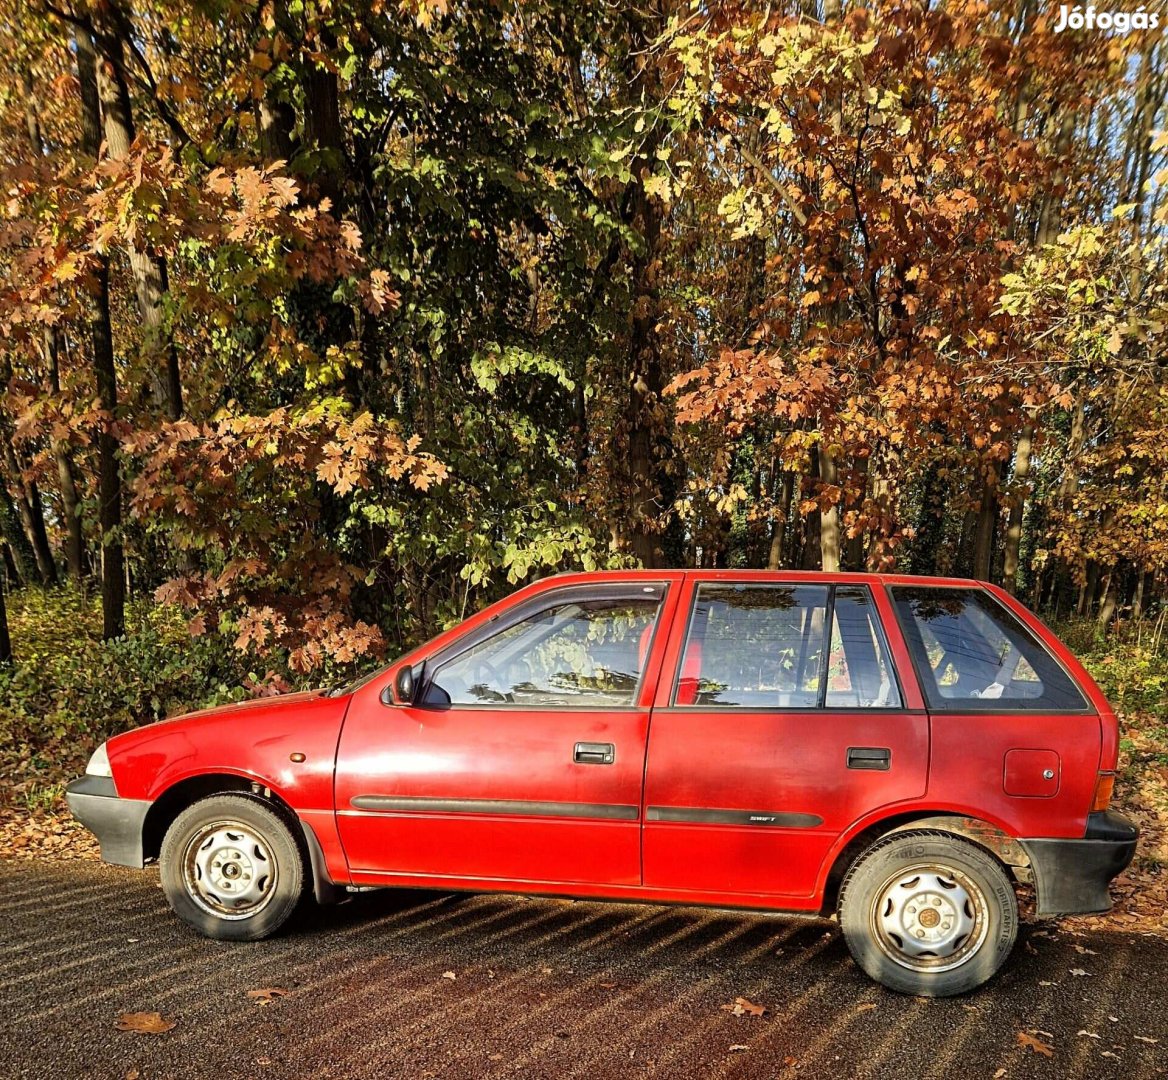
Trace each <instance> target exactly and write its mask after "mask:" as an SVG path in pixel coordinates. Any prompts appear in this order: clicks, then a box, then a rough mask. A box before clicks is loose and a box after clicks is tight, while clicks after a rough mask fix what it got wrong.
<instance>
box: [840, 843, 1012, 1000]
mask: <svg viewBox="0 0 1168 1080" xmlns="http://www.w3.org/2000/svg"><path fill="white" fill-rule="evenodd" d="M839 915H840V924H841V926H842V928H843V932H844V940H845V941H846V942H847V944H848V949H849V950H850V951H851V954H852V958H853V959H854V960H855V961H856V963H857V964H858V965H859V966H860V967H861V968H862V969H863V970H864V971H865V972H867V974H868V975H870V976H871V977H872V978H873V979H875V980H876V981H877V982H880V983H883V984H884V985H885V986H887V987H889V988H890V989H892V990H896V991H899V992H900V993H902V994H915V995H917V996H920V997H950V996H952V995H954V994H963V993H966V992H967V991H969V990H973V989H974V988H975V987H978V986H981V985H982V983H984V982H986V981H987V980H988V979H990V978H992V977H993V975H994V974H995V973H996V972H997V970H998V969H999V968H1000V967H1001V966H1002V964H1003V963H1004V962H1005V959H1006V957H1007V956H1009V955H1010V951H1011V949H1013V947H1014V942H1015V940H1016V939H1017V936H1018V902H1017V898H1016V897H1015V895H1014V888H1013V886H1012V884H1011V883H1010V879H1009V877H1008V876H1007V874H1006V871H1005V870H1004V868H1003V867H1002V865H1001V864H1000V863H999V862H998V861H997V860H996V859H994V858H993V856H991V855H990V854H988V853H987V852H985V851H983V850H982V849H981V848H979V847H977V846H976V845H974V844H971V843H970V842H969V841H967V840H962V839H959V838H958V837H955V836H950V835H948V834H946V833H935V832H905V833H897V834H895V835H893V836H889V837H886V838H884V839H883V840H879V841H877V842H876V843H875V844H873V845H872V847H870V848H869V849H868V850H867V851H866V852H864V854H863V855H861V856H860V858H859V859H857V860H856V862H855V863H854V864H853V866H852V867H851V869H850V870H849V871H848V874H847V876H846V877H845V878H844V883H843V885H842V887H841V889H840V903H839Z"/></svg>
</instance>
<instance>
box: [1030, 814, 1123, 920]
mask: <svg viewBox="0 0 1168 1080" xmlns="http://www.w3.org/2000/svg"><path fill="white" fill-rule="evenodd" d="M1138 838H1139V830H1138V829H1137V828H1136V827H1135V826H1134V825H1133V824H1132V823H1131V822H1130V821H1128V819H1127V818H1125V817H1124V816H1123V815H1122V814H1117V813H1116V812H1115V811H1113V810H1107V811H1104V812H1101V813H1094V814H1088V815H1087V831H1086V833H1085V834H1084V835H1083V839H1082V840H1021V841H1019V843H1021V845H1022V847H1023V849H1024V850H1025V852H1026V854H1027V855H1028V856H1029V857H1030V868H1031V870H1032V871H1033V873H1034V891H1035V894H1036V904H1037V910H1036V914H1037V915H1040V916H1046V915H1086V914H1091V913H1094V912H1100V911H1108V910H1110V908H1111V894H1110V893H1109V892H1108V890H1107V886H1108V885H1109V884H1110V882H1111V880H1112V878H1114V877H1115V876H1116V875H1117V874H1119V873H1121V872H1122V871H1123V870H1125V869H1126V868H1127V865H1128V863H1130V862H1131V861H1132V856H1134V855H1135V853H1136V840H1137V839H1138Z"/></svg>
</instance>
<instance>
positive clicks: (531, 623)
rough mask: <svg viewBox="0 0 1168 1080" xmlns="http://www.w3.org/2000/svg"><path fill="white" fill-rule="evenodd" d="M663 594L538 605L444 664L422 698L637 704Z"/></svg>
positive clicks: (442, 701)
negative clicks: (636, 696) (636, 699)
mask: <svg viewBox="0 0 1168 1080" xmlns="http://www.w3.org/2000/svg"><path fill="white" fill-rule="evenodd" d="M660 602H661V595H660V590H659V589H653V590H652V595H648V596H644V597H636V598H631V599H596V600H589V599H577V600H570V601H565V602H563V603H560V604H557V605H555V606H554V607H549V608H545V609H543V610H541V611H538V612H536V613H535V614H533V615H531V616H529V617H528V618H526V619H523V620H522V621H520V622H518V623H515V624H514V625H513V626H509V627H506V628H505V629H503V630H500V631H499V633H497V634H495V635H494V636H492V637H490V638H488V639H487V640H486V641H482V642H480V643H479V644H477V645H475V646H473V647H472V648H470V649H468V650H467V651H466V652H464V653H462V654H460V655H459V656H456V657H455V658H454V659H452V660H451V661H450V662H449V663H446V664H443V665H442V667H440V668H439V669H438V670H437V671H436V672H435V674H434V675H433V677H432V678H431V679H430V680H429V682H428V685H427V687H426V692H425V696H424V699H423V704H428V705H498V704H514V705H532V706H543V707H553V708H554V707H557V706H565V705H576V706H585V707H591V708H610V707H614V706H625V705H632V704H634V696H635V694H636V690H637V685H638V683H639V682H640V678H641V670H642V666H643V664H644V660H645V657H646V654H647V653H648V649H649V639H650V637H651V635H652V630H653V624H654V622H655V620H656V618H657V612H658V608H659V606H660Z"/></svg>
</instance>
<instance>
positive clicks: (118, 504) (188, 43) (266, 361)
mask: <svg viewBox="0 0 1168 1080" xmlns="http://www.w3.org/2000/svg"><path fill="white" fill-rule="evenodd" d="M1149 10H1151V9H1149ZM1161 21H1163V19H1161ZM1057 25H1058V9H1057V7H1054V8H1049V7H1044V6H1040V5H1038V4H1036V3H1035V2H1034V0H1009V2H1007V0H985V2H982V0H976V2H975V0H950V2H947V3H944V4H932V3H923V2H920V0H888V2H876V3H873V4H872V5H870V6H867V7H864V6H861V5H859V4H848V5H843V4H841V3H840V2H839V0H805V2H802V3H793V2H790V0H787V2H784V3H769V4H762V3H701V4H689V3H681V2H675V0H647V2H646V3H643V4H638V5H632V4H614V3H609V2H599V0H574V2H572V3H563V2H560V0H532V2H530V3H526V2H525V3H520V4H504V3H497V2H492V0H481V2H466V3H460V2H457V0H364V2H353V0H259V2H252V0H166V2H161V0H0V52H2V54H3V56H4V58H5V60H6V63H5V64H4V65H3V67H2V69H0V195H2V200H0V481H2V482H0V496H2V502H0V533H2V537H3V544H2V557H3V570H4V580H5V587H4V589H3V591H0V600H2V599H6V601H7V611H5V609H4V607H0V657H3V658H4V661H3V666H2V667H0V702H2V707H3V716H2V719H0V724H2V725H3V730H2V736H3V750H2V752H0V761H2V763H0V769H2V771H3V778H4V785H5V786H4V792H5V794H4V799H5V801H6V802H7V805H8V806H9V807H10V808H13V807H20V808H21V811H22V812H24V811H25V810H27V809H29V808H32V809H38V810H40V809H48V808H51V807H52V806H53V805H54V801H55V797H56V793H57V792H58V786H59V784H60V781H61V780H62V778H63V777H64V776H65V775H67V772H68V770H69V769H71V768H75V767H76V764H77V760H78V759H79V757H83V756H84V752H85V751H86V750H88V748H89V747H90V746H91V745H92V743H93V742H94V741H96V740H97V739H99V738H101V737H104V736H105V735H107V734H109V733H110V732H111V731H114V730H118V729H120V728H124V727H125V726H128V725H130V724H134V723H140V722H143V721H144V720H148V719H151V718H153V717H156V716H162V715H166V714H173V713H175V712H177V711H180V710H182V709H185V708H188V707H193V706H196V705H204V704H213V703H215V702H217V701H221V700H226V699H229V698H232V697H238V696H243V695H247V694H252V693H262V692H269V691H272V690H278V689H282V688H285V687H290V686H299V685H306V684H320V683H325V682H332V681H340V680H341V679H342V678H344V677H346V676H347V675H350V674H352V673H354V672H357V671H360V670H362V669H366V668H368V667H370V666H372V665H374V664H376V663H378V662H379V661H380V660H382V659H384V658H388V657H390V656H392V655H394V654H397V653H399V652H400V651H402V650H403V649H405V648H406V647H408V646H410V645H411V644H413V643H416V642H417V641H419V640H422V639H424V638H425V637H427V636H429V635H431V634H433V633H435V632H436V631H438V630H440V629H441V628H443V627H445V626H448V625H450V624H451V623H452V622H454V621H457V620H458V619H459V618H460V617H462V616H464V615H465V614H467V613H469V612H470V611H472V610H475V609H477V608H478V607H481V606H482V605H483V604H485V603H488V602H490V601H492V600H494V599H496V598H498V597H499V596H501V595H502V594H504V593H505V592H506V591H508V590H510V589H512V588H513V587H514V586H515V585H516V584H517V583H520V582H523V581H526V580H530V579H531V578H532V577H533V576H537V575H540V574H546V573H551V572H556V571H559V570H564V569H570V568H578V567H585V568H597V567H606V566H629V565H638V564H639V565H644V566H666V565H669V566H676V565H693V566H705V567H711V566H728V567H734V566H743V567H767V566H769V567H772V568H780V567H805V568H820V567H822V568H824V569H838V568H842V569H845V570H848V569H851V570H861V569H871V570H901V571H906V572H912V573H933V572H936V573H946V574H960V575H970V576H974V577H978V578H982V579H986V580H991V581H996V582H999V583H1000V584H1002V585H1003V586H1004V587H1006V588H1007V589H1009V590H1011V591H1012V592H1015V593H1017V594H1018V595H1019V596H1021V597H1022V598H1023V599H1025V600H1026V601H1027V602H1029V603H1030V604H1031V605H1032V606H1034V607H1036V608H1038V609H1040V610H1042V611H1043V612H1045V613H1047V615H1048V616H1049V617H1050V618H1052V619H1054V620H1056V621H1057V622H1058V624H1059V625H1060V626H1061V627H1065V628H1067V632H1068V633H1069V634H1070V635H1071V637H1072V638H1073V640H1074V642H1075V644H1076V645H1077V646H1078V647H1079V648H1080V649H1081V651H1083V652H1085V653H1086V654H1087V655H1088V658H1089V660H1090V662H1091V664H1092V665H1093V669H1094V670H1095V671H1096V672H1097V673H1098V674H1099V676H1100V678H1101V679H1102V680H1103V681H1104V684H1105V685H1106V686H1107V688H1108V689H1109V690H1111V691H1112V692H1113V693H1115V694H1116V695H1117V704H1118V705H1119V706H1120V707H1121V708H1122V710H1123V712H1124V723H1125V762H1126V763H1127V768H1128V772H1127V773H1126V776H1125V785H1126V787H1125V790H1126V792H1127V794H1128V795H1129V796H1130V803H1131V804H1134V805H1135V806H1136V807H1137V812H1138V813H1139V814H1141V815H1144V816H1145V817H1146V819H1147V822H1148V823H1153V822H1158V821H1160V820H1162V819H1163V818H1164V816H1165V814H1166V813H1168V811H1166V809H1165V795H1164V792H1165V787H1166V784H1165V776H1166V772H1168V733H1166V729H1165V719H1164V717H1165V715H1166V713H1165V709H1164V704H1165V703H1164V700H1163V699H1164V690H1163V686H1164V684H1163V679H1164V678H1165V677H1168V659H1166V655H1168V646H1165V644H1164V642H1163V637H1164V634H1163V629H1164V626H1163V621H1164V611H1165V605H1164V602H1165V594H1166V592H1168V468H1166V467H1165V466H1166V464H1168V461H1166V459H1168V380H1166V379H1165V373H1164V370H1165V365H1164V355H1165V338H1166V335H1168V263H1166V259H1165V255H1166V252H1168V200H1166V199H1165V197H1164V192H1165V188H1166V186H1168V171H1166V167H1168V134H1165V129H1166V128H1168V55H1166V48H1168V46H1166V39H1165V35H1164V32H1163V29H1162V27H1160V26H1158V25H1157V26H1155V27H1153V26H1146V27H1145V26H1140V27H1132V28H1129V29H1128V30H1127V31H1126V32H1119V31H1117V30H1114V29H1112V30H1110V31H1099V30H1097V29H1091V30H1088V29H1083V30H1079V31H1076V30H1065V31H1063V32H1056V29H1055V28H1056V26H1057ZM21 827H23V826H21ZM14 828H16V826H14ZM1155 835H1156V837H1160V836H1162V833H1156V834H1155ZM1143 858H1144V860H1145V861H1144V863H1143V864H1142V866H1143V868H1144V872H1146V873H1148V874H1151V875H1155V874H1156V873H1157V872H1158V863H1159V862H1160V861H1162V860H1163V859H1164V858H1168V853H1166V852H1165V850H1164V848H1163V844H1162V841H1161V840H1160V839H1155V840H1154V842H1153V843H1152V844H1150V845H1149V846H1147V847H1146V848H1145V854H1144V856H1143Z"/></svg>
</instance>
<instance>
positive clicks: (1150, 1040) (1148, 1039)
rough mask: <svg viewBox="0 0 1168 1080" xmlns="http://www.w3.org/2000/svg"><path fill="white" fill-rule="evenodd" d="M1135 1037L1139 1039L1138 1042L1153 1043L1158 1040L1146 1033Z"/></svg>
mask: <svg viewBox="0 0 1168 1080" xmlns="http://www.w3.org/2000/svg"><path fill="white" fill-rule="evenodd" d="M1136 1038H1137V1039H1139V1040H1140V1042H1146V1043H1152V1045H1155V1044H1156V1043H1158V1042H1159V1041H1160V1040H1159V1039H1153V1038H1151V1037H1150V1036H1148V1035H1137V1036H1136Z"/></svg>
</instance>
